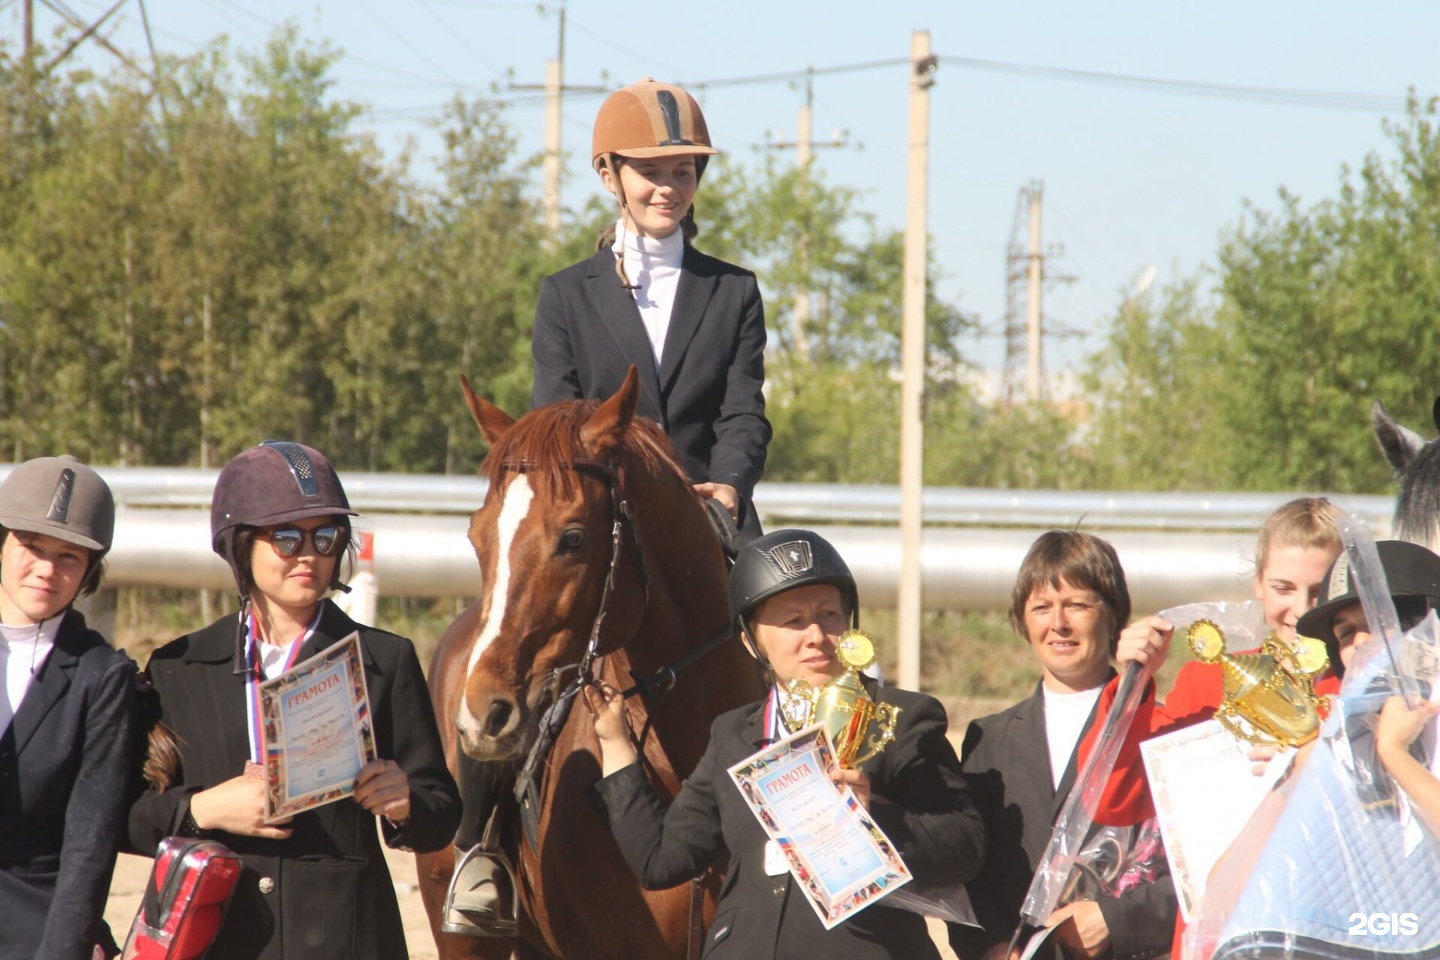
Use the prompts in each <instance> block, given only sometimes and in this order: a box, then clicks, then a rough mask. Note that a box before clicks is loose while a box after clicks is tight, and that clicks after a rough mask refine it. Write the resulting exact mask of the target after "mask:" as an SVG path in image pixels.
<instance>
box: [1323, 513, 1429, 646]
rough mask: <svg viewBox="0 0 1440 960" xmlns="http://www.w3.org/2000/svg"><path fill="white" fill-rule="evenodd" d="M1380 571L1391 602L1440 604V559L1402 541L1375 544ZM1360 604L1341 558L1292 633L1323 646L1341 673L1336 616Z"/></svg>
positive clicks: (1344, 555) (1347, 566)
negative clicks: (1317, 598)
mask: <svg viewBox="0 0 1440 960" xmlns="http://www.w3.org/2000/svg"><path fill="white" fill-rule="evenodd" d="M1375 549H1376V552H1377V553H1379V555H1380V567H1381V569H1382V570H1383V571H1384V573H1385V580H1386V583H1387V584H1388V585H1389V586H1388V587H1387V591H1388V593H1389V594H1390V598H1391V599H1392V600H1397V601H1398V600H1408V599H1417V598H1418V599H1432V600H1434V601H1436V603H1440V556H1437V555H1436V554H1434V553H1433V552H1431V551H1430V550H1427V549H1426V548H1425V547H1422V546H1420V545H1419V544H1418V543H1407V542H1405V541H1403V540H1381V541H1379V542H1378V543H1376V544H1375ZM1359 602H1360V593H1359V590H1358V585H1357V584H1356V582H1355V576H1354V571H1353V570H1352V568H1351V564H1350V555H1349V554H1347V553H1342V554H1340V556H1339V557H1337V558H1336V560H1335V562H1334V563H1332V564H1330V569H1329V570H1327V571H1326V572H1325V579H1324V581H1323V582H1322V583H1321V591H1320V601H1319V603H1317V604H1316V605H1315V608H1314V609H1313V610H1310V611H1309V612H1307V613H1305V614H1304V615H1303V616H1301V617H1300V619H1299V621H1298V622H1297V623H1296V624H1295V632H1296V633H1298V634H1300V635H1301V636H1302V637H1313V638H1314V639H1316V640H1321V641H1323V642H1324V643H1325V650H1326V652H1328V653H1329V654H1330V666H1331V668H1332V669H1333V670H1334V671H1335V672H1336V673H1337V674H1339V673H1343V672H1344V670H1343V668H1342V667H1341V665H1340V641H1339V640H1337V639H1336V638H1335V616H1336V614H1338V613H1339V612H1340V611H1341V610H1343V609H1345V608H1346V607H1348V606H1350V605H1351V604H1352V603H1359Z"/></svg>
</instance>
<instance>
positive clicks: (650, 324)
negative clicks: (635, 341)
mask: <svg viewBox="0 0 1440 960" xmlns="http://www.w3.org/2000/svg"><path fill="white" fill-rule="evenodd" d="M610 249H611V250H613V251H614V252H615V254H616V255H617V256H619V255H621V254H622V253H623V255H624V257H625V275H626V276H627V277H629V278H630V282H631V283H633V284H635V285H636V286H638V287H639V289H637V290H635V291H633V293H634V294H635V305H636V306H637V307H639V308H640V319H641V321H642V322H643V323H644V324H645V334H646V336H648V337H649V338H650V350H651V353H652V354H653V355H654V358H655V369H656V370H657V371H658V370H659V369H660V358H661V357H662V356H663V355H664V352H665V333H666V331H667V330H669V329H670V314H671V312H672V311H673V310H674V309H675V291H676V289H677V288H678V287H679V285H680V262H681V261H682V260H684V259H685V235H684V231H682V230H676V231H675V232H674V233H672V234H670V236H668V237H660V238H658V239H657V238H655V237H642V236H639V235H638V234H636V233H635V232H634V231H631V230H627V229H625V223H624V221H623V220H622V221H621V222H620V224H619V225H618V226H617V227H616V229H615V243H614V245H613V246H611V248H610Z"/></svg>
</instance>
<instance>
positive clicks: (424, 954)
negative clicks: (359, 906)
mask: <svg viewBox="0 0 1440 960" xmlns="http://www.w3.org/2000/svg"><path fill="white" fill-rule="evenodd" d="M385 859H386V860H388V861H389V862H390V875H391V876H392V877H394V878H395V895H396V896H397V897H398V898H399V899H400V915H401V916H402V917H404V919H405V941H406V943H408V944H409V945H410V958H411V960H437V957H438V955H437V954H436V952H435V942H434V941H433V940H431V939H430V925H429V923H428V922H427V921H426V919H425V905H424V904H423V903H421V902H420V891H419V888H418V887H417V886H416V885H415V858H414V857H412V856H411V855H410V854H408V853H397V852H396V851H394V850H386V851H385ZM149 876H150V861H149V860H148V859H145V858H144V857H134V856H130V855H128V854H121V856H120V862H119V863H118V864H116V865H115V881H114V882H113V883H112V884H110V902H109V903H108V904H107V905H106V907H105V919H106V921H107V922H109V924H110V929H111V930H113V931H114V932H115V939H116V940H119V941H121V945H122V946H123V945H124V943H123V938H124V936H125V933H126V932H127V931H128V930H129V929H130V923H131V921H132V920H134V919H135V912H136V911H137V910H139V909H140V895H141V894H142V893H143V892H144V890H145V881H146V879H147V878H149ZM929 923H930V925H931V927H930V934H931V936H932V937H936V938H937V939H936V941H935V942H936V944H937V945H939V947H940V953H941V956H943V957H944V958H945V960H955V954H953V953H951V952H950V948H949V946H947V945H946V944H945V925H944V924H943V923H940V922H939V921H935V920H932V921H929Z"/></svg>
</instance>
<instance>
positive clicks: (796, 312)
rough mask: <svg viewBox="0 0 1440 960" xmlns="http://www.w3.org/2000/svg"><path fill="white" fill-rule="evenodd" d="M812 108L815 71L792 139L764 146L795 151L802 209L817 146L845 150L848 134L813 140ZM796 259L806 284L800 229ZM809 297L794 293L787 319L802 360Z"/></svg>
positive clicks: (804, 233) (805, 240)
mask: <svg viewBox="0 0 1440 960" xmlns="http://www.w3.org/2000/svg"><path fill="white" fill-rule="evenodd" d="M814 105H815V72H814V68H813V67H812V68H810V69H809V70H807V71H806V75H805V102H804V103H803V104H801V105H800V116H799V118H798V122H797V124H796V136H795V139H794V140H786V139H784V136H783V134H782V136H781V137H779V138H777V139H775V140H774V141H772V142H771V143H769V144H767V146H769V147H770V149H772V150H788V149H790V148H791V147H794V148H795V166H796V167H798V168H799V169H800V173H801V177H800V201H801V204H802V206H804V207H808V206H809V200H810V174H809V170H810V161H811V159H812V158H813V157H814V151H815V148H816V147H848V146H850V137H849V134H848V133H845V132H843V131H839V130H837V131H836V132H835V136H834V137H833V138H832V139H830V140H821V141H820V142H818V143H817V142H816V141H815V137H814V119H813V117H814ZM796 246H797V250H796V255H797V256H796V259H797V260H798V261H799V263H800V275H801V276H802V277H803V278H805V282H806V284H807V285H808V281H809V278H810V234H809V231H808V230H801V231H800V236H799V241H798V243H797V245H796ZM810 297H811V292H810V290H809V289H808V288H807V289H801V290H800V291H798V292H797V293H796V294H795V306H794V308H793V311H792V313H791V318H790V331H791V336H792V338H793V339H794V343H795V350H796V351H797V352H798V353H799V354H800V355H801V356H802V357H803V356H808V355H809V353H810V338H809V336H808V333H807V331H808V330H809V329H810V316H811V310H810Z"/></svg>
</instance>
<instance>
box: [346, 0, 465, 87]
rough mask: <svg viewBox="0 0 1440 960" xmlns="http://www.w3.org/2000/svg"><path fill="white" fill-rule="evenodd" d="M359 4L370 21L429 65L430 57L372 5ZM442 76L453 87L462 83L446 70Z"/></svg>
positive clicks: (362, 1) (363, 2)
mask: <svg viewBox="0 0 1440 960" xmlns="http://www.w3.org/2000/svg"><path fill="white" fill-rule="evenodd" d="M357 2H358V3H359V4H360V9H361V10H364V11H365V12H366V13H367V14H369V16H370V19H372V20H374V21H375V22H376V23H378V24H380V26H382V27H384V28H385V32H386V33H388V34H390V36H392V37H394V38H395V39H396V40H398V41H399V42H400V45H401V46H402V47H404V48H405V49H406V50H409V51H410V52H411V53H412V54H414V55H415V58H416V59H417V60H419V61H420V62H421V63H429V60H430V57H429V55H428V54H426V53H425V51H424V50H421V49H420V48H419V47H417V46H415V45H414V44H413V43H411V42H410V41H409V39H407V38H406V37H405V36H404V34H402V33H401V32H400V31H399V30H396V29H395V28H394V27H392V26H390V24H389V23H388V22H386V20H385V19H384V18H383V17H381V16H380V14H378V13H376V12H375V11H374V10H373V9H372V8H371V7H370V4H368V3H366V2H365V0H357ZM430 66H435V64H433V63H431V64H430ZM440 75H441V76H442V77H444V78H445V79H446V80H447V81H449V82H450V83H451V84H452V85H458V84H459V82H460V81H458V80H456V79H455V78H454V77H452V76H450V75H449V74H448V73H446V72H445V71H444V70H441V71H440Z"/></svg>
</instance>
